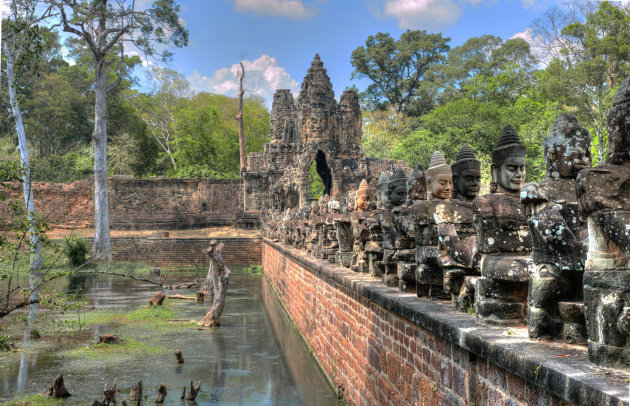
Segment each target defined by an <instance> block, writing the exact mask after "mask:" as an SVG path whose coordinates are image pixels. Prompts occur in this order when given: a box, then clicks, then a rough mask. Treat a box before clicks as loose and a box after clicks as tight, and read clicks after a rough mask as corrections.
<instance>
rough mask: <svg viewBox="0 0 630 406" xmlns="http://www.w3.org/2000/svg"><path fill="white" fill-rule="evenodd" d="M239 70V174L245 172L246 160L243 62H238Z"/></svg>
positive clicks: (237, 115) (237, 116)
mask: <svg viewBox="0 0 630 406" xmlns="http://www.w3.org/2000/svg"><path fill="white" fill-rule="evenodd" d="M239 65H240V66H241V69H240V70H239V71H238V72H237V75H238V113H237V114H236V119H237V120H238V149H239V155H240V158H241V172H243V170H245V167H246V166H247V160H246V159H247V158H246V156H245V134H244V133H243V96H244V95H245V90H244V89H243V79H245V67H244V66H243V61H241V62H239Z"/></svg>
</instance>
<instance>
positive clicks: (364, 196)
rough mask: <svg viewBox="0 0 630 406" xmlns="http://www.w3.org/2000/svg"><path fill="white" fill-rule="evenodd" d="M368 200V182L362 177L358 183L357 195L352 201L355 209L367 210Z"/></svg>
mask: <svg viewBox="0 0 630 406" xmlns="http://www.w3.org/2000/svg"><path fill="white" fill-rule="evenodd" d="M368 201H369V198H368V183H367V181H366V180H365V179H363V180H362V181H361V184H360V185H359V189H358V190H357V196H356V198H355V201H354V208H355V210H356V211H359V212H364V211H367V206H368Z"/></svg>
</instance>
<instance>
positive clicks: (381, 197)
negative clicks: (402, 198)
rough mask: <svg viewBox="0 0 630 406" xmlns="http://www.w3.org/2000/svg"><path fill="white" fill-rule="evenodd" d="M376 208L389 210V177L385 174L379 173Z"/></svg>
mask: <svg viewBox="0 0 630 406" xmlns="http://www.w3.org/2000/svg"><path fill="white" fill-rule="evenodd" d="M376 208H377V209H389V208H390V204H389V176H387V174H386V173H385V172H381V174H380V175H379V177H378V183H377V184H376Z"/></svg>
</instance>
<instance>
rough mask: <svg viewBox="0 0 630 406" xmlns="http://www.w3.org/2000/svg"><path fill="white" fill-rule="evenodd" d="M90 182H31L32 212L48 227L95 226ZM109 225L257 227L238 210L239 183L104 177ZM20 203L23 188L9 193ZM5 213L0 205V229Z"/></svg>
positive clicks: (254, 220)
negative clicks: (106, 189) (106, 179)
mask: <svg viewBox="0 0 630 406" xmlns="http://www.w3.org/2000/svg"><path fill="white" fill-rule="evenodd" d="M93 187H94V181H93V180H91V179H88V180H81V181H77V182H72V183H34V184H33V193H34V197H35V208H36V209H37V211H38V212H39V213H41V214H42V215H43V216H44V217H45V218H46V219H47V221H48V223H49V224H50V225H51V226H52V227H53V228H66V229H74V228H90V227H93V224H94V189H93ZM108 189H109V221H110V226H111V228H112V229H114V230H117V229H118V230H121V229H123V230H124V229H141V230H151V229H185V228H196V227H208V226H214V225H239V224H243V226H249V227H257V226H258V219H257V218H249V217H247V213H244V212H243V183H242V181H241V180H240V179H161V178H160V179H133V178H127V177H113V178H110V179H108ZM8 194H9V195H10V196H12V197H16V198H19V199H23V197H22V196H23V191H22V184H20V183H15V184H12V185H11V186H10V190H9V193H8ZM5 212H6V208H5V207H4V206H3V203H1V202H0V229H2V226H3V224H2V223H3V221H2V219H3V218H5V217H6V216H2V214H3V213H5Z"/></svg>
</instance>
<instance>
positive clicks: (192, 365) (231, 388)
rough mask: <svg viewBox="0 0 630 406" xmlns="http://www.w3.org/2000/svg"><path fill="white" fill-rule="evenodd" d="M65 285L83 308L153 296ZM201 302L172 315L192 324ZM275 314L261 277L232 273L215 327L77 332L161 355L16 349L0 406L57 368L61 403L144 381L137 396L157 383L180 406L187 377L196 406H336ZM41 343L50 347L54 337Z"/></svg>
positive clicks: (47, 379) (148, 290)
mask: <svg viewBox="0 0 630 406" xmlns="http://www.w3.org/2000/svg"><path fill="white" fill-rule="evenodd" d="M66 283H68V284H69V285H70V286H72V288H73V290H82V291H83V292H85V295H86V299H87V300H88V302H89V303H90V304H91V305H94V306H96V307H107V308H117V309H125V310H127V309H136V308H138V307H139V306H142V305H145V304H146V302H147V300H148V298H149V297H150V296H151V295H152V294H153V292H154V290H155V286H153V285H150V284H146V283H141V282H138V281H131V280H127V279H108V278H102V277H101V278H95V277H79V278H77V279H74V278H73V279H70V280H68V281H66ZM178 293H185V294H191V293H192V292H182V291H178ZM263 299H264V301H263ZM208 306H209V303H206V304H205V305H201V306H199V305H196V304H194V303H191V302H187V303H181V302H180V303H177V306H176V307H174V308H175V309H177V312H178V314H177V316H176V317H177V318H180V319H200V318H201V317H203V315H205V313H206V312H207V310H208V309H207V308H208ZM283 312H284V311H283V309H282V308H281V307H280V305H279V303H278V302H277V300H276V299H275V297H274V296H273V294H272V293H271V291H270V287H269V286H268V282H267V281H266V280H264V279H263V277H262V276H261V275H238V274H236V275H233V277H232V281H231V283H230V290H229V291H228V300H227V302H226V306H225V310H224V313H223V316H222V317H221V327H220V328H217V329H211V330H197V329H195V328H187V329H153V328H151V326H150V324H149V325H145V326H143V327H141V326H138V325H127V326H119V327H116V328H112V327H111V326H108V325H100V326H96V327H95V328H94V329H93V330H92V331H91V333H90V334H87V335H85V336H88V337H89V340H90V341H89V342H94V340H93V339H92V338H93V337H95V336H97V335H98V334H97V333H100V334H105V333H114V334H117V335H118V336H119V337H122V338H133V339H135V340H137V341H139V342H141V343H143V344H145V345H146V346H151V347H154V348H155V347H158V346H159V347H161V348H164V350H163V351H161V352H159V353H158V354H151V355H148V354H144V355H142V356H132V355H130V356H129V357H127V358H125V357H124V356H121V355H116V354H112V356H109V355H108V356H106V357H103V358H94V357H88V358H83V359H81V358H79V357H77V356H72V355H69V354H68V352H67V349H65V350H64V349H63V348H61V349H59V348H57V349H56V350H55V351H48V352H47V351H45V350H40V351H39V352H35V353H23V354H21V357H20V358H18V357H19V355H18V354H14V356H15V358H11V359H9V360H8V361H6V362H5V361H2V360H0V401H2V400H7V399H11V398H13V397H14V396H15V395H16V394H18V395H28V394H35V393H41V392H42V391H43V390H44V389H45V388H46V387H47V386H49V385H50V383H51V382H52V380H53V379H54V377H55V376H56V375H57V374H58V373H59V372H60V371H61V370H63V371H64V376H65V377H66V386H67V387H68V390H69V391H70V392H71V393H72V394H73V396H72V397H70V398H69V399H67V400H65V401H64V405H82V406H83V405H85V404H91V403H92V402H93V401H94V399H97V398H100V397H101V396H102V391H103V386H104V385H105V383H114V382H115V383H116V384H117V385H118V387H119V388H120V389H121V393H120V395H119V397H120V398H121V400H122V399H123V398H124V396H125V395H126V394H127V393H128V391H129V387H130V386H131V384H132V383H135V382H137V381H138V380H142V381H143V383H144V387H145V394H147V395H149V397H150V398H151V399H153V398H154V397H155V394H156V391H157V386H158V385H159V384H160V383H161V382H164V383H166V384H167V389H168V392H169V395H168V396H167V399H166V403H165V404H176V403H177V404H179V394H180V392H181V388H182V387H183V386H189V385H190V381H191V380H192V381H195V382H196V381H197V380H201V381H203V386H202V390H201V392H200V394H199V396H198V397H197V402H196V403H197V405H198V406H203V405H210V404H216V403H220V404H222V405H300V404H304V405H315V404H317V405H335V404H337V403H338V400H337V399H336V396H335V394H334V393H333V391H332V389H331V388H330V386H329V385H328V383H327V381H326V380H325V378H324V377H323V375H322V373H321V371H320V370H319V369H318V367H317V365H316V363H315V362H314V360H313V359H312V357H310V355H309V354H308V353H307V350H306V347H305V346H304V343H303V342H302V341H301V338H300V337H299V335H297V333H296V332H295V331H294V330H292V329H291V327H290V325H291V324H290V321H289V320H288V318H287V317H286V314H284V313H283ZM49 340H51V341H54V342H55V343H57V341H56V339H55V338H49ZM83 343H85V344H87V343H86V342H85V341H84V342H83ZM83 343H81V345H85V344H83ZM58 345H61V344H58ZM175 349H181V350H182V352H183V354H184V358H185V363H184V364H183V365H178V364H177V363H176V362H175V357H174V356H173V351H174V350H175Z"/></svg>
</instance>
